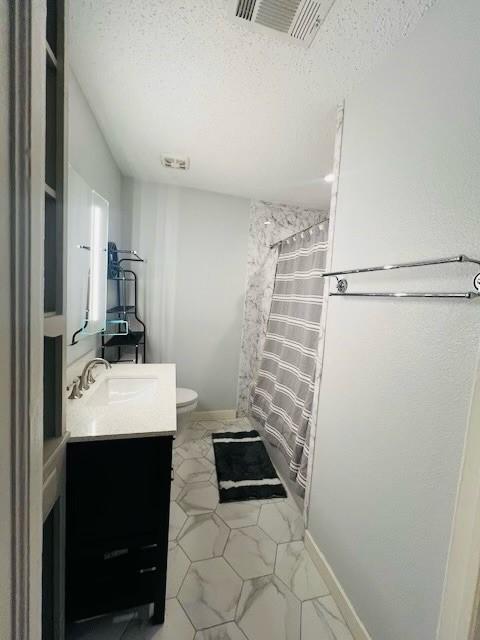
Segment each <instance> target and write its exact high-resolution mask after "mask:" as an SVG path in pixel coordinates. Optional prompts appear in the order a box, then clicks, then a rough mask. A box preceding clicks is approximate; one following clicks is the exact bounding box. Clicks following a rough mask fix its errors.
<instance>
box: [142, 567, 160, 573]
mask: <svg viewBox="0 0 480 640" xmlns="http://www.w3.org/2000/svg"><path fill="white" fill-rule="evenodd" d="M156 570H157V567H148V569H139V570H138V573H153V572H154V571H156Z"/></svg>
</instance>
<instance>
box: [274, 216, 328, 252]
mask: <svg viewBox="0 0 480 640" xmlns="http://www.w3.org/2000/svg"><path fill="white" fill-rule="evenodd" d="M328 220H329V218H328V217H327V218H324V219H323V220H320V222H315V223H314V224H311V225H310V226H309V227H307V228H306V229H300V231H295V233H292V235H290V236H287V237H286V238H282V239H281V240H277V241H276V242H274V243H273V244H271V245H270V249H273V248H274V247H276V246H277V245H278V244H280V243H281V242H285V240H290V238H294V237H295V236H298V234H299V233H305V232H306V231H310V229H313V227H316V226H317V225H318V226H320V225H321V224H323V223H324V222H328Z"/></svg>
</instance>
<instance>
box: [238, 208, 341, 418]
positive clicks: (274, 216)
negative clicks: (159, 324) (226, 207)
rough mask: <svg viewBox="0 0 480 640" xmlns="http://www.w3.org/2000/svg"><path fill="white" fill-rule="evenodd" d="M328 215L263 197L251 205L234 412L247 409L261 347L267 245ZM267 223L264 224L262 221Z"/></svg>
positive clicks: (272, 259)
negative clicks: (263, 198) (235, 408)
mask: <svg viewBox="0 0 480 640" xmlns="http://www.w3.org/2000/svg"><path fill="white" fill-rule="evenodd" d="M326 218H328V212H327V211H322V210H320V209H305V208H303V207H296V206H292V205H286V204H275V203H272V202H265V201H263V200H259V201H253V202H252V203H251V205H250V227H249V235H248V264H247V290H246V294H245V306H244V316H243V328H242V339H241V344H240V366H239V375H238V392H237V412H238V415H239V416H242V415H246V414H247V413H248V406H249V391H250V388H251V386H252V384H253V383H254V381H255V377H256V373H257V371H258V367H259V365H260V361H261V358H262V351H263V343H264V340H265V333H266V330H267V320H268V314H269V312H270V304H271V300H272V292H273V285H274V278H275V268H276V264H277V248H276V247H275V248H273V249H270V245H271V244H273V243H275V242H278V241H279V240H284V239H285V238H288V237H289V236H291V235H292V234H294V233H297V232H298V231H302V229H306V228H307V227H309V226H311V225H312V224H315V223H316V222H321V221H322V220H325V219H326ZM266 222H267V223H269V224H265V223H266Z"/></svg>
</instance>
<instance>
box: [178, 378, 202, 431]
mask: <svg viewBox="0 0 480 640" xmlns="http://www.w3.org/2000/svg"><path fill="white" fill-rule="evenodd" d="M197 403H198V393H197V392H196V391H193V389H184V388H183V387H177V431H180V429H182V427H184V426H185V425H186V424H187V423H188V422H190V417H191V413H192V411H195V409H196V408H197Z"/></svg>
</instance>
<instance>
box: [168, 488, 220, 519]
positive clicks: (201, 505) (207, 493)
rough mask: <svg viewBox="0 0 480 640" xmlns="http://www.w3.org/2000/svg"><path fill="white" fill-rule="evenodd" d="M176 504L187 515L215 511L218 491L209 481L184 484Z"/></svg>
mask: <svg viewBox="0 0 480 640" xmlns="http://www.w3.org/2000/svg"><path fill="white" fill-rule="evenodd" d="M177 502H178V504H179V505H180V506H181V507H182V509H183V510H184V511H185V513H186V514H188V515H189V516H196V515H198V514H200V513H209V512H210V511H215V507H216V506H217V504H218V491H217V489H216V487H214V486H213V484H211V483H210V482H198V483H196V484H186V485H185V487H184V488H183V489H182V491H181V493H180V495H179V496H178V498H177Z"/></svg>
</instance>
